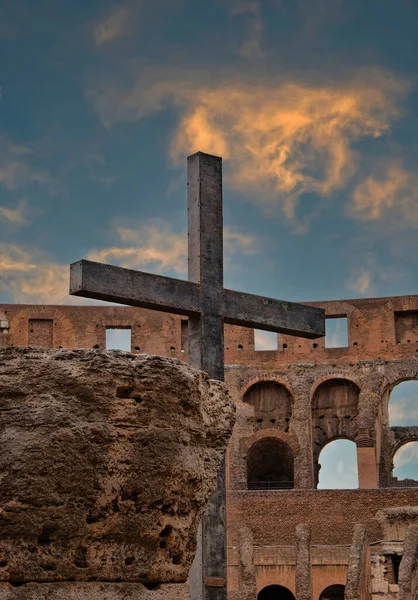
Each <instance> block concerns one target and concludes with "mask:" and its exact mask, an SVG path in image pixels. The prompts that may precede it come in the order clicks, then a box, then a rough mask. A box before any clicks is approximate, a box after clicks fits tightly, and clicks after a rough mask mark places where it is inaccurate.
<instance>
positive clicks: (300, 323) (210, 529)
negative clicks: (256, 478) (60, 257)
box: [70, 152, 325, 600]
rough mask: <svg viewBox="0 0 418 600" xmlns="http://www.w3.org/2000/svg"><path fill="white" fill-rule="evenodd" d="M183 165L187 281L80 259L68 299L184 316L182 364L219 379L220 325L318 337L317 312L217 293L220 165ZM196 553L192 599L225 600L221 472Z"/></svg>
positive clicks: (208, 158) (203, 159)
mask: <svg viewBox="0 0 418 600" xmlns="http://www.w3.org/2000/svg"><path fill="white" fill-rule="evenodd" d="M187 166H188V169H187V188H188V194H187V201H188V209H187V210H188V252H189V256H188V281H184V280H180V279H174V278H171V277H162V276H160V275H152V274H150V273H144V272H142V271H133V270H130V269H125V268H122V267H115V266H110V265H105V264H101V263H96V262H92V261H87V260H81V261H79V262H76V263H74V264H72V265H71V277H70V294H72V295H74V296H83V297H86V298H94V299H97V300H105V301H107V302H117V303H119V304H127V305H130V306H140V307H142V308H148V309H152V310H159V311H163V312H168V313H175V314H179V315H186V316H187V317H188V319H189V335H188V344H189V362H190V364H191V365H193V366H194V367H196V368H198V369H202V370H203V371H206V372H207V373H208V374H209V376H210V377H211V378H212V379H219V380H222V381H223V379H224V323H228V324H231V325H240V326H242V327H252V328H256V329H264V330H266V331H275V332H278V333H284V334H287V335H295V336H300V337H306V338H312V339H313V338H317V337H321V336H324V335H325V313H324V310H323V309H320V308H314V307H312V306H306V305H303V304H296V303H293V302H285V301H282V300H274V299H272V298H265V297H263V296H257V295H253V294H246V293H243V292H236V291H232V290H227V289H224V287H223V218H222V159H221V158H219V157H217V156H212V155H210V154H204V153H202V152H197V153H196V154H193V155H192V156H189V157H188V159H187ZM200 550H201V561H202V571H201V572H199V573H198V576H197V577H196V573H194V574H193V577H192V575H191V581H192V586H191V594H192V600H226V535H225V468H224V466H222V467H221V469H220V470H219V473H218V478H217V490H216V492H215V494H214V496H213V498H212V500H211V502H210V503H209V507H208V509H207V512H206V514H205V516H204V518H203V520H202V542H201V549H200ZM198 552H199V547H198ZM196 564H197V562H196V561H195V565H196ZM195 565H194V569H197V567H196V566H195ZM192 570H193V569H192ZM196 581H197V585H196Z"/></svg>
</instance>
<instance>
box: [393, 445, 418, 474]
mask: <svg viewBox="0 0 418 600" xmlns="http://www.w3.org/2000/svg"><path fill="white" fill-rule="evenodd" d="M393 466H394V469H393V476H394V477H396V479H397V480H398V481H402V480H405V479H409V480H413V481H418V442H409V443H408V444H404V445H403V446H401V447H400V448H399V450H398V451H397V452H396V454H395V456H394V457H393Z"/></svg>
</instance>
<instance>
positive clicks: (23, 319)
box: [9, 305, 77, 348]
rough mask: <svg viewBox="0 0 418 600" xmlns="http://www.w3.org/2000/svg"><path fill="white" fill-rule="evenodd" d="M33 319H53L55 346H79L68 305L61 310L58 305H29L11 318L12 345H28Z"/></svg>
mask: <svg viewBox="0 0 418 600" xmlns="http://www.w3.org/2000/svg"><path fill="white" fill-rule="evenodd" d="M31 319H41V320H44V319H45V320H49V321H52V323H53V347H54V348H58V347H63V348H77V340H76V334H75V331H74V328H73V324H72V321H71V318H70V317H69V316H68V315H67V314H66V307H63V309H62V310H60V308H59V307H56V306H42V305H33V306H27V307H25V308H23V309H22V310H20V311H19V312H18V313H16V314H15V315H14V316H13V317H12V318H11V319H10V329H9V331H10V345H12V346H27V345H28V343H29V339H28V337H29V321H30V320H31Z"/></svg>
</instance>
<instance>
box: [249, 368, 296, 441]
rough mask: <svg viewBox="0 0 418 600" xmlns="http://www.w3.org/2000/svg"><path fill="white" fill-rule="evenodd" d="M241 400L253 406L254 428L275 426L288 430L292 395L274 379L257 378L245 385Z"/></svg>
mask: <svg viewBox="0 0 418 600" xmlns="http://www.w3.org/2000/svg"><path fill="white" fill-rule="evenodd" d="M243 402H245V403H247V404H250V405H251V406H253V407H254V418H255V423H256V425H255V429H256V430H257V429H266V428H268V429H270V428H272V427H273V428H277V429H280V430H281V431H284V432H286V433H287V432H288V431H289V423H290V419H291V417H292V409H293V395H292V393H291V392H290V390H289V388H288V387H287V386H286V385H284V384H283V383H282V382H279V381H277V380H275V379H265V378H263V379H259V380H258V381H255V382H253V383H252V384H251V385H249V386H247V387H246V390H245V392H244V394H243Z"/></svg>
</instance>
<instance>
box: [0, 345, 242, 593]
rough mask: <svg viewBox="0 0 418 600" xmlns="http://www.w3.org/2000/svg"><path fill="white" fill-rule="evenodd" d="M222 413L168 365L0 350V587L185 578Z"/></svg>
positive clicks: (202, 387) (217, 452) (158, 360)
mask: <svg viewBox="0 0 418 600" xmlns="http://www.w3.org/2000/svg"><path fill="white" fill-rule="evenodd" d="M233 420H234V408H233V404H232V401H231V399H230V398H229V396H228V394H227V392H226V388H225V386H224V385H223V384H222V383H220V382H215V381H210V380H209V379H208V378H207V376H206V375H205V374H204V373H201V372H198V371H196V370H194V369H191V368H189V367H188V366H187V365H186V364H184V363H182V362H180V361H178V360H175V359H169V358H163V357H158V356H148V355H133V354H130V353H125V352H119V351H83V350H61V351H55V350H42V349H29V348H9V349H4V350H0V437H1V439H0V476H1V485H0V581H9V582H11V583H14V584H19V583H23V582H53V581H106V582H142V583H145V584H149V583H152V582H183V581H185V580H186V578H187V573H188V569H189V567H190V565H191V562H192V559H193V554H194V551H195V544H196V530H197V525H198V522H199V519H200V517H201V514H202V512H203V510H204V508H205V505H206V503H207V501H208V500H209V498H210V496H211V494H212V493H213V490H214V487H215V477H216V472H217V469H218V467H219V464H220V461H221V459H222V456H223V455H224V452H225V448H226V445H227V441H228V438H229V436H230V434H231V430H232V426H233ZM19 597H20V596H19ZM127 597H129V596H127Z"/></svg>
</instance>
